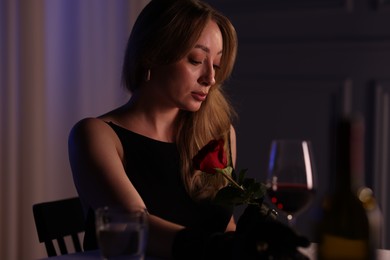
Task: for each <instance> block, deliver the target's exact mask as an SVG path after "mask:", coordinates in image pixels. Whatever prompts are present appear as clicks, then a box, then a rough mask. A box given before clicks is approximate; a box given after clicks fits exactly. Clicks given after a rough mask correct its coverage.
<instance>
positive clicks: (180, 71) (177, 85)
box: [150, 21, 223, 112]
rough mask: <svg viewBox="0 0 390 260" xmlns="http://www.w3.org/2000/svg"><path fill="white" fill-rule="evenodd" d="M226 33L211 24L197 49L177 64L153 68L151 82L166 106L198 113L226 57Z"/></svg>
mask: <svg viewBox="0 0 390 260" xmlns="http://www.w3.org/2000/svg"><path fill="white" fill-rule="evenodd" d="M222 44H223V42H222V34H221V31H220V30H219V27H218V25H217V24H216V23H215V22H214V21H209V22H208V23H207V24H206V26H205V28H204V29H203V31H202V33H201V35H200V37H199V39H198V40H197V42H196V44H195V46H194V47H193V48H192V49H191V50H190V52H189V53H187V54H186V55H185V56H184V58H182V59H181V60H179V61H177V62H176V63H173V64H169V65H164V66H161V67H158V68H152V70H151V81H150V83H151V84H152V86H155V87H154V91H157V92H158V95H159V99H158V100H160V101H161V102H163V103H164V104H165V105H166V106H169V107H175V108H179V109H183V110H187V111H192V112H194V111H197V110H198V109H199V108H200V106H201V104H202V102H203V101H204V100H206V98H207V94H208V92H209V90H210V87H212V85H214V84H215V79H214V78H215V72H216V70H218V68H219V66H220V61H221V55H222V46H223V45H222Z"/></svg>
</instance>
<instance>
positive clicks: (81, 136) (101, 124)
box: [69, 118, 117, 147]
mask: <svg viewBox="0 0 390 260" xmlns="http://www.w3.org/2000/svg"><path fill="white" fill-rule="evenodd" d="M109 142H111V144H114V145H115V144H116V143H117V136H116V135H115V133H114V131H113V130H112V128H111V127H110V126H109V125H108V124H107V123H106V122H105V121H103V120H102V119H99V118H84V119H82V120H80V121H79V122H77V123H76V124H75V125H74V126H73V128H72V130H71V131H70V134H69V145H76V146H83V147H90V146H91V145H93V144H95V143H105V144H108V143H109Z"/></svg>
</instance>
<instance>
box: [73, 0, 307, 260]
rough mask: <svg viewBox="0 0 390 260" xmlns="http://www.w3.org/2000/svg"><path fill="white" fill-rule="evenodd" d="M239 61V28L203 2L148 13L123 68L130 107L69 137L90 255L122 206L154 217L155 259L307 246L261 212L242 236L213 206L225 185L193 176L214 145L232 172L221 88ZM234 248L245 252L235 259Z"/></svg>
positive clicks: (227, 110)
mask: <svg viewBox="0 0 390 260" xmlns="http://www.w3.org/2000/svg"><path fill="white" fill-rule="evenodd" d="M236 51H237V37H236V32H235V30H234V28H233V26H232V24H231V23H230V22H229V20H228V19H227V18H226V17H225V16H223V15H222V14H220V13H218V12H217V11H215V10H214V9H212V8H211V7H210V6H209V5H207V4H205V3H203V2H200V1H198V0H152V1H151V2H150V3H149V4H148V5H147V6H146V7H145V8H144V9H143V11H142V12H141V14H140V15H139V17H138V18H137V21H136V22H135V25H134V28H133V30H132V33H131V35H130V38H129V41H128V44H127V49H126V53H125V58H124V63H123V71H122V75H123V83H124V86H125V87H126V88H127V89H128V90H129V91H130V92H131V94H132V95H131V98H130V100H129V101H128V102H127V103H126V104H124V105H123V106H121V107H119V108H117V109H115V110H113V111H110V112H108V113H106V114H104V115H102V116H99V117H98V118H86V119H83V120H81V121H80V122H78V123H77V124H76V125H75V126H74V128H73V129H72V131H71V134H70V137H69V158H70V163H71V167H72V172H73V177H74V182H75V185H76V188H77V191H78V193H79V196H80V199H81V201H82V204H83V207H84V210H85V212H86V216H87V217H86V233H85V238H84V249H94V248H97V245H96V238H95V237H94V234H95V231H94V210H95V209H97V208H99V207H102V206H119V207H122V208H124V209H126V210H128V211H144V210H146V209H147V211H148V212H149V215H148V218H149V240H148V244H147V253H148V254H151V255H155V256H160V257H164V258H172V257H173V258H175V259H187V260H188V259H204V258H208V259H227V258H224V257H229V258H232V255H233V254H234V253H237V252H238V257H239V259H249V258H250V257H258V256H259V255H258V251H257V250H256V249H257V248H258V246H259V244H258V242H261V248H263V249H264V248H265V249H267V248H275V252H279V253H280V252H283V250H284V248H287V246H285V245H288V248H289V250H288V251H286V252H283V254H284V255H292V254H295V253H296V252H297V251H296V247H297V246H298V245H302V243H301V240H299V239H300V237H298V236H296V235H295V234H294V233H293V232H291V230H290V229H288V228H287V227H284V226H280V225H278V224H277V225H274V224H272V223H266V222H264V221H263V220H264V218H262V216H261V213H260V210H259V208H256V207H248V208H247V210H246V211H245V212H244V214H243V216H241V217H240V219H239V221H238V224H237V229H236V224H235V222H234V219H233V217H232V209H229V208H224V207H219V206H216V205H214V204H213V203H212V199H213V197H214V196H215V194H216V192H217V191H218V190H219V189H220V188H222V187H224V186H226V185H227V183H226V181H225V179H224V178H223V177H221V176H220V175H211V174H204V173H202V172H199V171H195V170H194V169H193V165H192V159H193V157H194V156H195V155H196V154H197V153H198V151H199V150H200V149H201V148H202V147H203V146H204V145H206V144H207V143H208V142H209V141H211V140H214V139H223V140H224V144H225V146H224V149H225V153H226V154H227V155H228V158H229V159H230V160H229V164H230V165H231V166H233V167H234V164H235V158H236V136H235V131H234V128H233V127H232V117H233V116H234V115H235V114H234V110H233V109H232V107H231V106H230V104H229V102H228V101H227V99H226V97H225V94H224V93H223V90H222V84H223V82H224V81H225V80H226V79H227V78H228V77H229V76H230V73H231V71H232V69H233V64H234V62H235V57H236ZM276 229H277V230H276ZM232 231H234V232H232ZM259 234H261V235H259ZM259 239H260V241H259ZM283 239H284V240H286V241H287V242H286V243H281V242H280V241H282V240H283ZM297 241H298V242H297ZM233 242H235V243H234V244H233ZM233 245H238V247H237V248H238V249H239V250H234V252H233V251H232V248H234V247H233ZM264 245H266V246H264ZM237 248H236V249H237ZM281 248H282V249H281ZM266 251H267V250H266ZM268 251H269V250H268ZM243 253H246V254H247V256H245V257H244V255H243ZM256 259H258V258H256ZM267 259H268V258H267ZM275 259H277V258H275Z"/></svg>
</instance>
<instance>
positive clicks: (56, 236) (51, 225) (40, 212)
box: [33, 197, 85, 257]
mask: <svg viewBox="0 0 390 260" xmlns="http://www.w3.org/2000/svg"><path fill="white" fill-rule="evenodd" d="M33 213H34V220H35V226H36V228H37V233H38V238H39V242H41V243H42V242H43V243H45V247H46V251H47V255H48V256H49V257H50V256H56V255H57V252H56V250H55V247H54V244H53V240H56V241H57V243H58V247H59V249H60V254H61V255H63V254H68V249H67V246H66V243H65V239H64V238H65V237H66V236H70V237H71V238H72V242H73V246H74V250H75V251H76V252H81V251H82V247H81V243H80V239H79V233H81V232H84V230H85V228H84V215H83V210H82V206H81V202H80V199H79V198H78V197H74V198H69V199H63V200H57V201H50V202H43V203H37V204H34V205H33Z"/></svg>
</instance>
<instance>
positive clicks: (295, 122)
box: [209, 0, 390, 248]
mask: <svg viewBox="0 0 390 260" xmlns="http://www.w3.org/2000/svg"><path fill="white" fill-rule="evenodd" d="M209 2H210V3H211V4H212V5H214V6H216V7H217V9H219V10H221V11H222V12H223V13H225V14H226V15H227V16H228V17H229V18H231V20H232V22H233V24H234V25H235V27H236V30H237V33H238V37H239V53H238V60H237V64H236V67H235V71H234V73H233V76H232V78H231V80H230V81H229V82H228V91H229V93H230V94H231V97H232V100H233V103H234V104H235V105H236V107H237V108H238V112H239V115H240V119H239V121H238V122H237V124H236V128H237V133H238V167H239V168H240V167H241V168H249V171H248V173H249V174H251V175H252V176H254V177H256V178H258V179H261V180H264V179H265V176H266V169H267V160H268V150H269V145H270V142H271V140H272V139H275V138H307V139H310V140H311V141H312V143H313V148H314V153H315V159H316V165H317V169H318V183H319V188H318V191H317V196H316V199H315V201H314V203H313V205H312V206H311V208H310V209H309V210H307V211H305V212H304V213H303V214H302V215H300V216H299V217H298V221H297V228H298V229H299V231H300V232H302V233H304V234H306V235H308V236H309V237H311V238H312V239H314V234H313V230H314V227H315V224H316V221H317V220H318V218H319V210H318V208H319V204H320V199H321V197H322V196H323V195H324V193H325V192H326V191H327V190H328V189H329V187H330V186H331V185H332V184H333V181H332V180H333V178H334V176H332V173H333V171H332V169H331V163H330V161H329V160H330V149H331V147H330V136H331V135H330V134H331V131H330V130H331V127H332V119H333V118H334V117H335V115H337V114H338V113H340V111H341V110H345V109H346V110H350V111H352V112H357V113H360V114H362V115H363V116H364V117H365V121H366V133H367V134H366V140H367V143H366V150H365V151H366V175H365V182H366V184H367V185H368V186H369V187H371V188H373V189H374V192H375V195H376V197H377V198H378V201H379V203H380V206H381V208H382V211H383V213H384V215H385V218H386V216H389V214H390V212H389V207H390V205H389V203H390V202H389V201H388V200H387V199H386V195H385V190H386V187H388V186H389V184H390V183H389V181H390V180H389V178H388V177H387V175H388V172H389V171H388V165H387V158H388V155H387V153H388V147H389V139H388V134H389V131H388V119H389V104H388V102H389V101H388V93H389V91H390V81H389V79H390V30H389V25H390V1H388V0H385V1H379V0H378V1H370V0H355V1H353V0H349V1H348V0H345V1H341V0H290V1H287V0H278V1H277V0H275V1H267V0H242V1H240V2H239V3H237V2H236V1H222V0H210V1H209ZM337 102H341V104H342V105H341V106H342V108H340V107H337V106H336V104H337ZM384 230H385V232H384V234H383V237H382V243H383V244H382V245H383V247H386V248H390V226H389V225H386V223H384Z"/></svg>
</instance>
